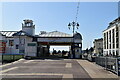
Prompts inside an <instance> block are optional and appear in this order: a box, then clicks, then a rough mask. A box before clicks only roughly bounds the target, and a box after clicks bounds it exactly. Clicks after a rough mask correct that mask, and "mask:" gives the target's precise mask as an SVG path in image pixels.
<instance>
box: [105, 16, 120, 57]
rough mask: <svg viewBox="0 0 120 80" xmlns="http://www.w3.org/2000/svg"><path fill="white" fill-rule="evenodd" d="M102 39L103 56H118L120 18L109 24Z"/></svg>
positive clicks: (119, 48)
mask: <svg viewBox="0 0 120 80" xmlns="http://www.w3.org/2000/svg"><path fill="white" fill-rule="evenodd" d="M103 37H104V38H103V51H104V55H109V56H118V55H119V56H120V17H119V18H117V19H115V20H114V21H112V22H111V23H109V26H108V28H107V29H106V30H104V31H103Z"/></svg>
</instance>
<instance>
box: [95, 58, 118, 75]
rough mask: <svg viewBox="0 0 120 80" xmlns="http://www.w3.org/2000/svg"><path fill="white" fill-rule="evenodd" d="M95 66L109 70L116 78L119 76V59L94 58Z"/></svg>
mask: <svg viewBox="0 0 120 80" xmlns="http://www.w3.org/2000/svg"><path fill="white" fill-rule="evenodd" d="M95 62H96V64H98V65H100V66H102V67H104V68H105V69H106V70H109V71H111V72H113V73H115V74H117V75H118V76H120V69H119V68H120V64H119V62H120V59H118V58H113V57H96V58H95Z"/></svg>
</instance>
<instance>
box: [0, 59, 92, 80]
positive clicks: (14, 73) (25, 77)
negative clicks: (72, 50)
mask: <svg viewBox="0 0 120 80" xmlns="http://www.w3.org/2000/svg"><path fill="white" fill-rule="evenodd" d="M1 72H2V78H3V79H2V80H41V79H42V80H64V79H65V80H66V79H69V80H73V79H74V80H76V79H80V80H86V79H88V80H90V79H91V78H90V76H89V74H88V73H87V72H86V71H85V70H84V68H83V67H82V66H81V65H80V64H79V63H78V62H77V61H76V60H73V59H60V60H57V59H56V60H52V59H46V60H40V59H38V60H22V61H19V62H16V63H12V64H9V65H6V66H2V71H1Z"/></svg>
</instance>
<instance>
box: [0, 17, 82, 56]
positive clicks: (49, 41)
mask: <svg viewBox="0 0 120 80" xmlns="http://www.w3.org/2000/svg"><path fill="white" fill-rule="evenodd" d="M23 21H24V22H23V23H22V30H20V31H0V53H7V54H24V55H25V57H27V56H29V57H41V56H48V55H49V48H50V46H51V45H69V46H71V50H70V52H72V50H74V51H75V57H76V58H80V56H81V55H82V35H81V34H80V33H75V34H74V37H73V36H72V35H70V34H67V33H63V32H59V31H52V32H46V31H41V32H40V34H39V35H35V25H34V24H33V21H32V20H29V19H26V20H23ZM73 38H74V42H73ZM73 43H74V45H75V46H74V49H73V48H72V44H73ZM72 56H73V55H72V53H71V57H72Z"/></svg>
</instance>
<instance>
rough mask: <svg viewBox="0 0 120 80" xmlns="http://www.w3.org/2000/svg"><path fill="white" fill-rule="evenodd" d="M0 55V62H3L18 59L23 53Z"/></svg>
mask: <svg viewBox="0 0 120 80" xmlns="http://www.w3.org/2000/svg"><path fill="white" fill-rule="evenodd" d="M0 57H1V60H0V62H2V63H4V62H12V61H15V60H19V59H21V58H23V57H24V55H23V54H1V55H0Z"/></svg>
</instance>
